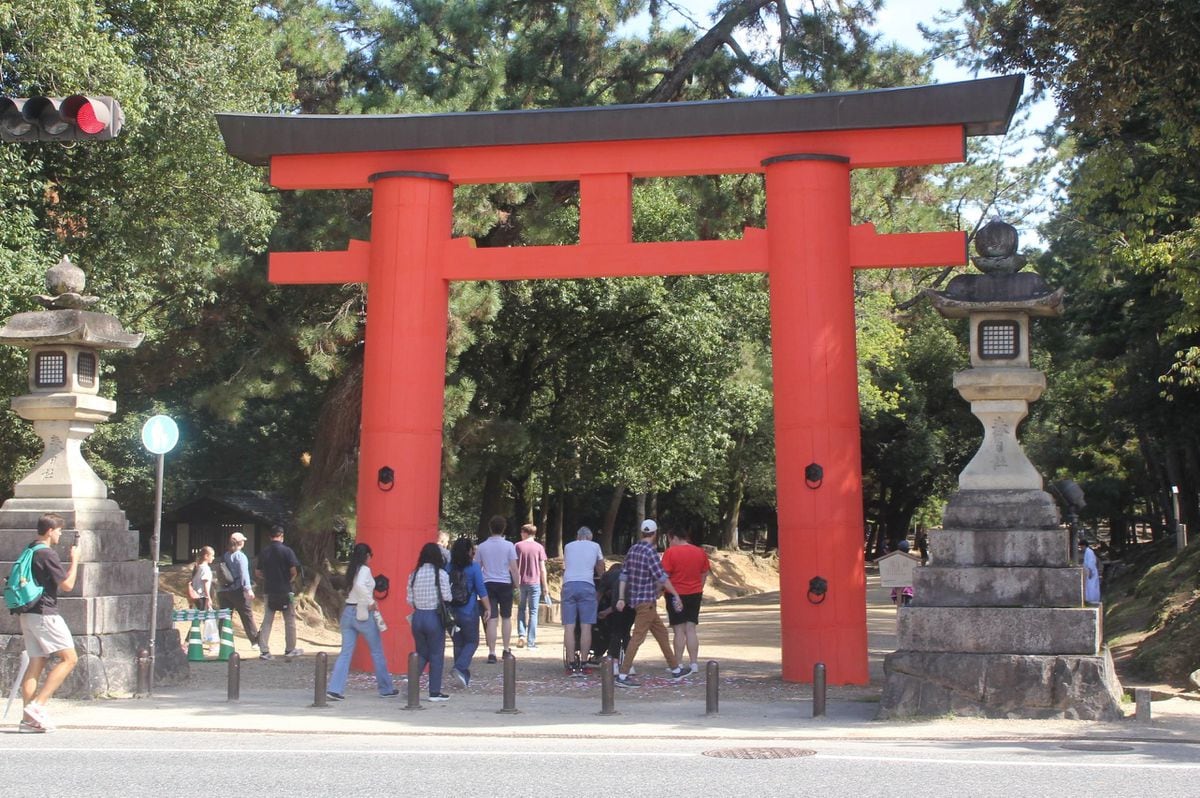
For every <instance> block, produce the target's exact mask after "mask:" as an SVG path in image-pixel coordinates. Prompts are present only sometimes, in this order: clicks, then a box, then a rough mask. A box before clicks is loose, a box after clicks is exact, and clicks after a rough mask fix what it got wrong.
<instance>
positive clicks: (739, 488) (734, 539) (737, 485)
mask: <svg viewBox="0 0 1200 798" xmlns="http://www.w3.org/2000/svg"><path fill="white" fill-rule="evenodd" d="M745 493H746V491H745V485H744V484H743V480H742V478H741V477H738V478H737V479H735V480H734V482H733V486H732V487H731V489H730V495H729V509H728V510H727V511H726V514H725V518H723V519H721V539H720V541H719V542H718V544H717V545H718V546H720V547H721V548H722V549H724V550H725V551H737V550H738V516H740V515H741V514H742V499H743V497H744V496H745Z"/></svg>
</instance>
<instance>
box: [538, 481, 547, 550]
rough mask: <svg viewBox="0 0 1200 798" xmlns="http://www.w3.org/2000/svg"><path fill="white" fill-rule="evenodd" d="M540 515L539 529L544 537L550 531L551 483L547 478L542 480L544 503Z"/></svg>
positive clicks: (543, 537)
mask: <svg viewBox="0 0 1200 798" xmlns="http://www.w3.org/2000/svg"><path fill="white" fill-rule="evenodd" d="M538 509H539V510H540V513H539V516H538V522H537V525H538V529H540V530H541V531H542V539H543V540H545V536H546V535H547V534H548V533H549V529H550V484H549V483H548V482H547V481H546V480H544V479H543V480H542V505H541V507H540V508H538Z"/></svg>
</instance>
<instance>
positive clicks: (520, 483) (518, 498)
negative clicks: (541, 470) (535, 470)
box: [510, 474, 533, 529]
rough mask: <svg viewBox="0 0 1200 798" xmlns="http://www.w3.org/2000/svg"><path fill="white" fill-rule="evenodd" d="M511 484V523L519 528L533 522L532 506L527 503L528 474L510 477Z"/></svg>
mask: <svg viewBox="0 0 1200 798" xmlns="http://www.w3.org/2000/svg"><path fill="white" fill-rule="evenodd" d="M510 481H511V482H512V486H513V523H514V524H516V526H517V528H518V529H519V528H520V527H521V526H523V525H525V524H532V523H533V507H531V506H530V505H529V496H528V492H529V474H523V475H521V476H519V477H517V476H514V477H511V478H510Z"/></svg>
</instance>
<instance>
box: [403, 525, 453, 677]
mask: <svg viewBox="0 0 1200 798" xmlns="http://www.w3.org/2000/svg"><path fill="white" fill-rule="evenodd" d="M445 564H446V561H445V559H443V557H442V550H441V549H440V548H439V547H438V544H436V543H426V544H425V545H424V546H422V547H421V556H420V557H418V558H417V567H416V569H414V570H413V572H412V575H410V576H409V577H408V591H407V595H408V604H409V606H410V607H412V608H413V614H412V634H413V643H414V644H415V646H416V649H417V656H418V657H420V663H421V670H422V671H424V670H425V665H426V663H428V665H429V700H430V701H449V700H450V696H448V695H446V694H445V693H443V692H442V668H443V665H444V663H445V657H446V630H445V629H443V628H442V619H441V616H440V615H439V614H438V600H439V599H440V600H442V601H446V602H449V601H450V577H448V576H447V575H446V572H445V570H443V569H444V567H445Z"/></svg>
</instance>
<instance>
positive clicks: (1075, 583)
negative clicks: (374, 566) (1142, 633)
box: [880, 222, 1122, 720]
mask: <svg viewBox="0 0 1200 798" xmlns="http://www.w3.org/2000/svg"><path fill="white" fill-rule="evenodd" d="M1016 241H1017V239H1016V231H1015V230H1013V228H1012V227H1011V226H1009V225H1006V224H1004V223H1002V222H992V223H990V224H989V225H987V226H985V227H984V228H983V229H982V230H980V232H979V234H978V236H977V238H976V248H977V251H978V252H979V255H980V257H978V258H975V259H974V260H975V263H976V265H977V266H978V267H979V268H980V270H981V271H983V272H984V273H983V274H981V275H961V276H959V277H956V278H954V280H952V281H951V282H950V284H949V285H948V286H947V290H946V291H945V292H935V291H927V292H926V294H927V295H928V296H929V297H930V298H931V299H932V301H933V303H934V305H935V307H936V308H937V309H938V311H939V312H940V313H941V314H942V315H943V316H947V317H950V318H966V319H968V321H969V323H970V325H971V366H972V368H970V369H968V370H966V371H963V372H960V373H958V374H956V375H954V387H955V388H956V389H958V391H959V393H960V394H961V395H962V397H963V398H964V399H966V400H967V401H968V402H970V403H971V412H972V413H973V414H974V415H975V417H976V418H978V419H979V421H980V423H981V424H982V425H983V429H984V437H983V443H982V445H981V446H980V448H979V451H978V452H977V453H976V454H975V456H974V458H973V459H972V460H971V462H970V463H968V465H967V467H966V468H965V469H963V471H962V473H961V474H960V475H959V480H958V483H959V490H958V492H957V493H955V494H954V495H953V496H952V497H951V498H950V500H949V502H948V503H947V505H946V509H945V512H944V514H943V519H942V528H941V529H936V530H931V531H930V533H929V548H930V563H929V565H927V566H924V567H921V568H918V569H916V572H915V574H914V575H913V594H914V595H913V603H912V605H911V606H909V607H904V608H902V609H901V610H900V611H899V623H898V632H897V639H898V650H897V651H895V652H893V653H891V654H889V655H888V656H887V657H886V658H885V659H884V673H885V676H886V681H885V684H884V691H883V696H882V699H881V703H880V716H881V717H885V718H900V717H915V716H928V715H944V714H956V715H968V716H982V717H1000V718H1079V719H1088V720H1112V719H1116V718H1120V717H1122V712H1121V707H1120V696H1121V688H1120V685H1119V684H1118V682H1117V679H1116V674H1115V671H1114V669H1113V663H1112V658H1111V657H1110V656H1109V652H1108V650H1107V648H1105V647H1104V646H1103V634H1102V627H1101V620H1102V615H1101V610H1100V609H1099V608H1096V607H1087V606H1085V605H1084V600H1083V569H1082V568H1078V567H1076V566H1075V565H1074V564H1073V563H1072V560H1071V536H1070V531H1069V530H1068V529H1066V528H1064V527H1062V526H1061V525H1060V523H1059V515H1058V508H1057V506H1056V505H1055V503H1054V500H1053V499H1052V498H1051V496H1050V495H1049V494H1048V493H1046V492H1045V491H1044V490H1042V477H1041V475H1040V474H1038V472H1037V470H1036V469H1035V468H1034V467H1033V464H1032V463H1030V462H1029V459H1028V458H1027V457H1026V456H1025V453H1024V452H1023V451H1022V450H1021V446H1020V443H1019V442H1018V441H1017V436H1016V431H1017V426H1018V425H1019V424H1020V422H1021V421H1022V420H1023V419H1024V418H1025V416H1026V414H1027V412H1028V408H1029V403H1030V402H1033V401H1036V400H1037V399H1038V398H1039V397H1040V396H1041V394H1042V391H1043V390H1044V388H1045V385H1046V379H1045V375H1044V374H1042V372H1040V371H1037V370H1035V369H1032V368H1030V365H1029V319H1030V317H1031V316H1057V315H1059V314H1060V313H1061V312H1062V296H1063V292H1062V290H1061V289H1059V290H1057V291H1053V290H1051V289H1050V288H1049V287H1048V286H1046V284H1045V282H1044V281H1043V280H1042V278H1041V277H1040V276H1039V275H1037V274H1034V273H1032V272H1019V271H1018V270H1019V269H1020V267H1021V265H1022V261H1021V259H1020V258H1019V257H1018V256H1017V255H1016Z"/></svg>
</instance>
